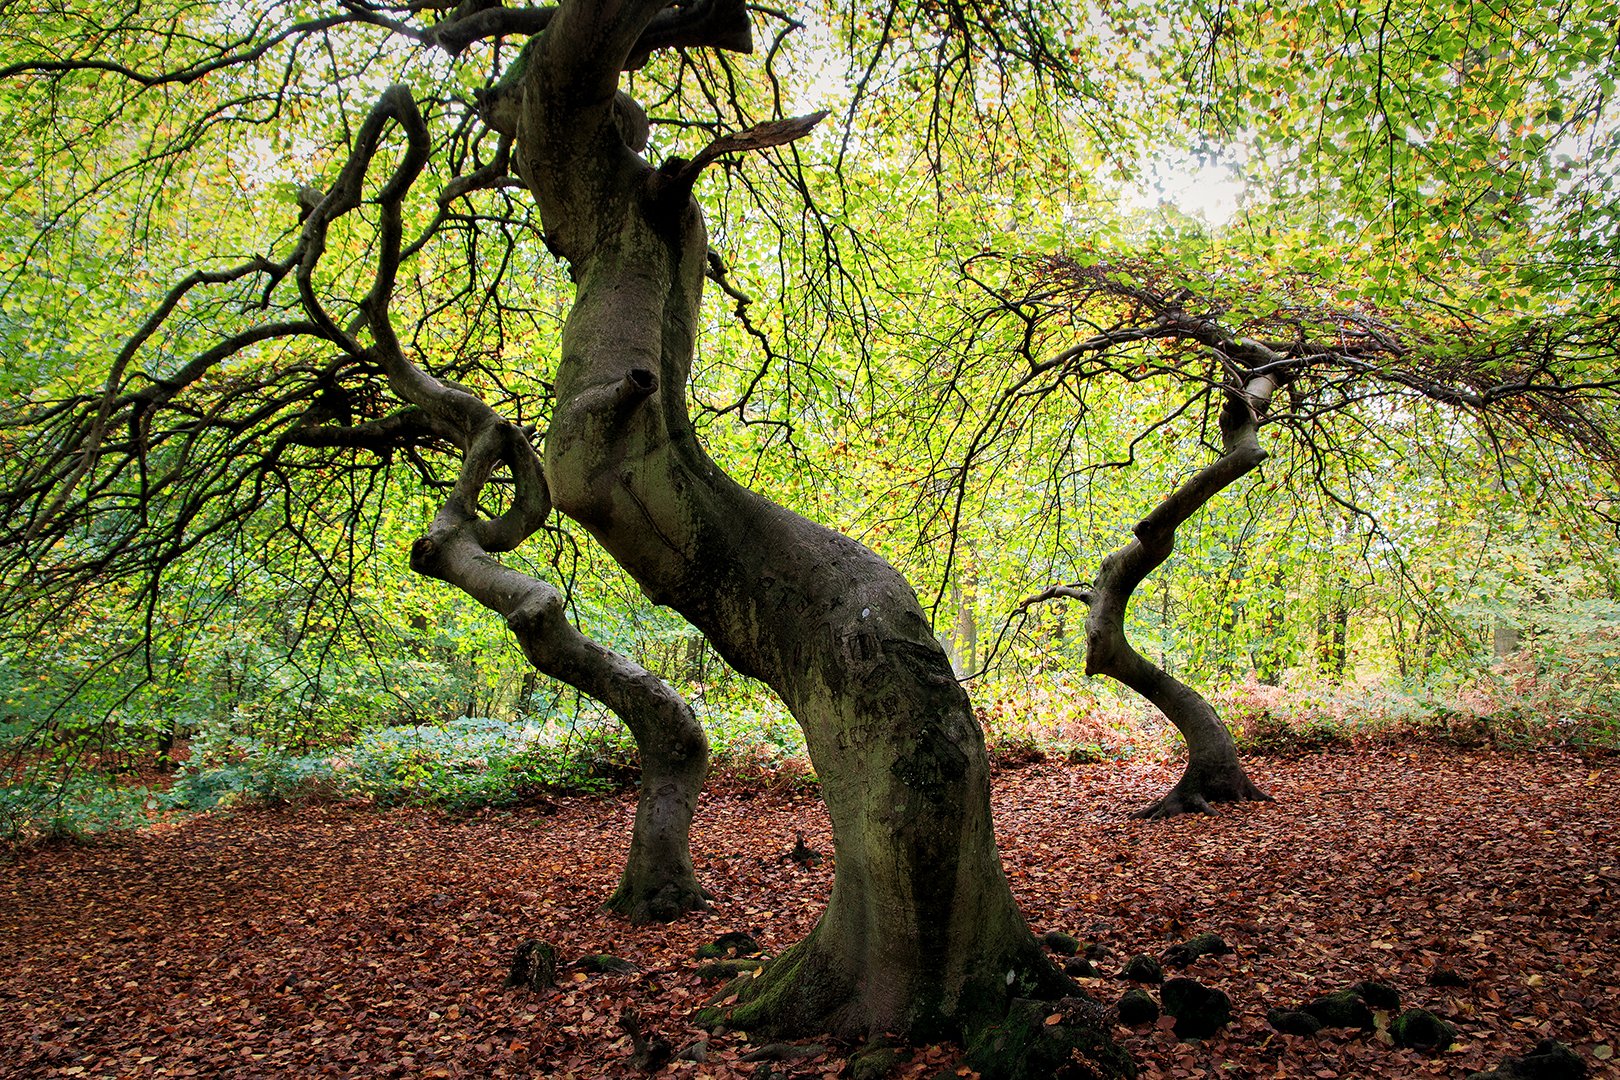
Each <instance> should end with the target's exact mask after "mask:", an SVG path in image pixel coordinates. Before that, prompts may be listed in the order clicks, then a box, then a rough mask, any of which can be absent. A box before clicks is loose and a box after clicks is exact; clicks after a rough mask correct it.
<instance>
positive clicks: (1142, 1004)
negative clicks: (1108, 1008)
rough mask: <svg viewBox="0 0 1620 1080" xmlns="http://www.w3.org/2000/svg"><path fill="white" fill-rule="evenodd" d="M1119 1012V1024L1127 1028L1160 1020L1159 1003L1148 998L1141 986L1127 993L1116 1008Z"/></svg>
mask: <svg viewBox="0 0 1620 1080" xmlns="http://www.w3.org/2000/svg"><path fill="white" fill-rule="evenodd" d="M1114 1007H1115V1009H1117V1010H1118V1011H1119V1022H1120V1023H1122V1024H1124V1025H1125V1026H1126V1027H1136V1026H1137V1025H1138V1024H1151V1023H1153V1021H1155V1020H1157V1019H1158V1018H1159V1003H1158V1002H1156V1001H1154V1000H1153V998H1151V997H1150V996H1148V992H1147V991H1146V990H1143V989H1142V988H1141V987H1140V986H1138V987H1136V988H1135V989H1134V990H1127V991H1125V996H1124V997H1122V998H1120V999H1119V1004H1118V1005H1116V1006H1114Z"/></svg>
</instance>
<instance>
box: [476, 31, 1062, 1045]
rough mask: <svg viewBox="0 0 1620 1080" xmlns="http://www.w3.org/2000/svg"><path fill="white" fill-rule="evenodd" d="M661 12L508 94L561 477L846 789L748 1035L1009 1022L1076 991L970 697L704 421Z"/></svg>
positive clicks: (909, 617)
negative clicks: (541, 280)
mask: <svg viewBox="0 0 1620 1080" xmlns="http://www.w3.org/2000/svg"><path fill="white" fill-rule="evenodd" d="M662 8H663V0H644V2H640V0H629V2H626V3H624V4H622V5H617V6H616V5H614V4H611V3H607V2H597V0H578V2H570V0H565V2H564V3H563V5H562V6H561V7H560V8H559V9H558V12H557V15H556V16H555V18H554V19H553V20H552V22H551V25H550V26H549V27H548V29H547V30H546V31H545V33H543V34H541V35H539V36H538V37H536V38H535V39H533V40H532V42H531V44H530V46H529V48H528V49H527V50H526V52H527V54H528V56H529V60H528V66H527V70H526V72H525V74H524V77H523V78H522V80H521V82H520V83H518V84H516V85H514V86H512V87H511V88H510V89H509V90H508V92H507V93H506V94H504V95H501V97H500V98H499V99H497V100H492V101H491V102H490V105H489V115H490V117H491V122H492V123H495V124H497V125H500V124H502V123H506V124H509V125H510V127H511V130H513V131H515V133H516V136H517V144H516V146H517V154H516V162H517V165H518V170H519V174H520V175H521V176H522V177H523V179H524V181H525V182H526V184H527V185H528V187H529V188H530V190H531V191H533V192H534V194H535V196H536V199H537V201H538V203H539V206H540V210H541V217H542V221H543V224H544V226H545V230H546V237H547V240H548V243H549V244H550V245H551V247H552V249H553V250H554V251H555V252H557V253H558V254H559V255H561V256H562V257H563V258H564V259H566V260H567V261H568V263H569V266H570V268H571V271H572V273H573V276H574V280H575V282H576V283H577V293H576V297H575V302H574V306H573V309H572V311H571V312H570V314H569V317H568V321H567V323H566V326H565V328H564V331H563V340H562V359H561V364H560V366H559V368H558V370H557V374H556V380H555V385H556V404H555V407H554V409H553V413H552V421H551V427H550V430H549V433H548V437H547V440H546V457H545V463H546V476H547V479H548V482H549V488H550V491H551V494H552V496H553V497H554V498H555V500H556V505H557V507H558V508H559V509H560V510H562V511H563V512H564V513H566V514H568V515H569V516H570V517H572V518H574V519H575V520H577V521H579V522H581V523H582V524H584V525H585V526H586V527H587V528H588V529H589V530H590V531H591V532H592V533H593V534H594V535H595V536H596V537H597V539H598V540H599V541H600V542H601V543H602V544H603V546H604V547H605V548H606V549H607V550H608V551H609V552H610V553H611V554H612V555H613V557H614V558H615V559H616V560H617V561H618V562H619V563H620V564H621V565H623V566H624V567H625V568H626V569H627V570H628V571H629V572H630V573H631V575H632V576H633V577H634V578H635V579H636V580H637V582H639V583H640V585H641V587H642V588H643V590H644V591H645V592H646V593H647V595H648V596H649V597H651V598H652V599H653V600H654V601H656V602H658V603H662V604H667V605H670V606H672V607H674V608H675V609H676V610H677V611H679V612H681V613H682V614H683V615H685V616H686V617H687V618H688V619H690V620H691V621H692V622H693V623H694V624H695V625H696V626H697V627H699V628H700V629H701V630H702V631H703V632H704V634H705V635H706V636H707V637H708V639H709V641H710V642H711V643H712V644H713V645H714V647H715V648H716V650H717V651H718V652H719V653H720V655H721V656H722V657H723V658H724V659H725V660H726V661H727V662H728V663H730V664H731V665H732V666H734V667H735V668H737V669H738V670H739V671H741V672H743V673H744V674H747V675H751V676H754V677H756V678H759V679H762V680H763V681H765V682H766V683H768V684H769V685H770V686H771V687H772V688H773V689H775V690H776V691H777V692H778V693H779V694H780V695H781V696H782V699H783V700H784V701H785V702H786V704H787V705H788V707H789V709H791V710H792V712H793V714H794V716H795V717H796V718H797V719H798V720H799V722H800V724H801V725H802V726H803V728H804V730H805V735H806V741H807V743H808V747H809V752H810V756H811V758H812V760H813V761H814V763H815V766H816V771H817V773H818V775H819V776H820V777H821V781H822V794H823V797H824V798H825V800H826V802H827V806H828V810H829V812H830V815H831V819H832V825H833V847H834V851H835V854H836V858H837V873H836V877H835V879H834V883H833V888H832V895H831V897H830V899H829V901H828V905H827V909H826V911H825V913H824V914H823V915H822V918H821V920H820V922H819V923H818V924H817V926H816V928H815V929H814V931H813V932H812V933H811V934H810V936H809V937H808V938H806V939H805V940H804V941H802V942H800V943H799V944H798V945H796V946H794V947H793V948H792V949H790V950H788V951H787V952H786V953H785V954H783V955H782V956H781V957H779V958H778V959H777V960H776V961H775V962H773V963H772V964H770V965H769V966H767V967H766V969H765V970H764V972H763V973H762V975H761V976H760V977H758V978H756V979H754V980H751V981H749V982H748V983H747V984H746V986H743V987H741V988H739V990H738V991H737V993H738V1001H737V1003H736V1005H735V1009H734V1014H733V1016H732V1019H731V1023H732V1024H733V1025H734V1026H739V1027H745V1028H746V1029H747V1030H749V1031H761V1032H775V1033H799V1032H826V1031H832V1032H837V1033H841V1034H848V1035H868V1034H873V1033H878V1032H896V1033H900V1034H904V1035H911V1036H916V1037H938V1036H941V1035H947V1034H951V1033H955V1032H960V1031H963V1030H964V1029H967V1028H972V1027H975V1026H979V1025H983V1024H986V1023H990V1022H993V1021H995V1020H998V1019H999V1018H1000V1017H1001V1016H1002V1015H1003V1014H1005V1012H1006V1010H1007V1007H1008V1003H1009V1001H1010V1000H1011V999H1012V998H1014V997H1016V996H1030V995H1036V994H1039V995H1043V996H1046V995H1056V994H1059V993H1062V992H1064V991H1065V990H1066V989H1070V988H1071V987H1070V985H1069V984H1068V983H1067V981H1066V980H1065V979H1064V978H1063V976H1062V975H1061V974H1060V973H1058V972H1057V971H1056V969H1055V968H1054V967H1053V966H1052V965H1051V963H1050V961H1048V960H1047V959H1046V957H1045V955H1044V953H1043V952H1042V950H1041V949H1040V947H1039V945H1038V943H1037V942H1036V941H1035V939H1034V937H1033V935H1032V934H1031V933H1030V932H1029V929H1028V928H1027V926H1026V925H1025V923H1024V920H1023V918H1022V917H1021V916H1020V914H1019V913H1018V910H1017V908H1016V906H1015V904H1014V902H1013V897H1012V893H1011V891H1010V889H1009V888H1008V885H1007V881H1006V879H1005V877H1004V876H1003V874H1002V871H1001V866H1000V860H999V857H998V855H997V852H996V847H995V839H994V835H993V832H992V829H991V821H990V801H989V769H988V762H987V759H986V756H985V752H984V743H983V736H982V733H981V732H980V730H979V727H978V725H977V723H976V721H975V719H974V717H973V714H972V710H971V708H970V707H969V703H968V699H967V696H966V695H965V694H964V693H963V691H962V689H961V688H960V686H959V685H958V684H957V681H956V679H955V677H954V675H953V673H952V671H951V668H950V664H949V662H948V660H947V659H946V656H945V654H944V652H943V650H942V649H941V648H940V646H939V644H938V642H936V641H935V640H934V638H933V636H932V633H931V631H930V627H929V625H928V622H927V620H926V619H925V618H924V616H923V613H922V609H921V606H920V605H919V603H918V602H917V599H916V596H915V594H914V593H913V592H912V590H911V588H910V586H909V585H907V583H906V582H905V581H904V579H903V578H901V576H900V575H899V574H898V573H897V572H895V571H894V569H893V568H891V567H890V566H889V565H888V564H887V563H885V562H884V561H883V560H882V559H880V558H879V557H878V556H877V555H875V554H873V553H872V552H871V551H869V550H867V549H866V548H864V547H862V546H861V545H860V544H858V543H856V542H855V541H853V540H850V539H849V538H847V537H844V536H842V535H840V534H838V533H835V532H832V531H830V530H828V529H825V528H823V527H821V526H819V525H816V524H814V523H813V522H810V521H808V520H806V519H804V518H802V517H799V516H798V515H796V514H793V513H790V512H788V511H787V510H784V509H782V508H781V507H778V506H775V505H773V504H772V503H770V502H768V501H766V500H765V499H763V498H761V497H760V496H758V495H755V494H754V493H752V492H750V491H748V490H747V489H745V488H743V487H741V486H740V485H738V484H737V483H736V482H734V481H733V480H732V479H731V478H730V477H729V476H727V475H726V474H725V473H724V472H722V471H721V469H720V468H719V466H717V465H716V464H715V463H714V462H713V461H712V460H711V459H710V458H709V457H708V455H707V454H706V453H705V452H704V451H703V449H702V447H700V446H699V444H698V441H697V439H696V437H695V435H694V433H693V430H692V427H691V423H690V421H689V418H688V416H687V410H686V381H687V376H688V372H689V369H690V365H691V360H692V355H693V345H694V337H695V334H696V329H697V325H698V322H699V303H700V298H701V293H702V287H703V279H704V274H705V269H706V266H707V261H708V242H707V237H706V234H705V230H704V225H703V218H702V215H701V213H700V212H699V210H698V207H697V205H696V203H695V202H694V201H693V199H692V198H691V193H690V188H691V183H692V181H693V179H695V175H696V174H695V172H693V171H692V170H691V169H689V168H688V167H687V166H686V164H685V163H683V162H678V161H676V162H670V163H666V165H665V167H664V168H662V169H653V168H652V167H650V166H649V165H648V164H647V163H646V162H645V161H643V160H642V159H641V157H640V156H639V155H638V153H637V151H638V150H639V149H641V145H640V143H639V140H638V139H637V138H636V132H637V131H638V130H639V129H640V128H641V127H642V126H643V125H640V124H638V123H637V122H636V114H637V113H639V107H637V106H635V105H634V103H632V102H629V100H628V99H627V98H625V97H624V96H623V95H622V94H618V95H617V96H616V88H617V83H618V75H619V71H620V69H621V68H622V67H625V66H627V65H629V64H630V63H632V57H633V54H634V53H635V52H637V51H638V50H639V49H640V47H641V46H640V45H638V43H637V38H638V37H639V36H640V35H641V34H642V32H643V29H644V28H646V27H647V26H648V24H649V22H650V20H652V18H653V16H654V15H655V14H658V13H659V12H660V9H662ZM671 10H675V9H671ZM735 10H736V11H737V12H738V13H739V14H741V13H742V8H741V6H740V5H738V6H737V7H736V9H735ZM664 14H665V15H666V16H667V15H668V14H669V12H667V11H666V12H664ZM744 18H745V16H744ZM648 32H649V33H651V31H650V30H649V31H648ZM708 43H710V44H713V42H712V41H710V42H708ZM761 137H768V136H761ZM739 138H741V137H739ZM731 145H733V146H737V147H738V148H744V147H745V146H746V140H743V141H742V142H741V143H732V144H731Z"/></svg>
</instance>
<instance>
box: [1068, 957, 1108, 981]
mask: <svg viewBox="0 0 1620 1080" xmlns="http://www.w3.org/2000/svg"><path fill="white" fill-rule="evenodd" d="M1063 974H1065V975H1067V976H1068V977H1069V978H1071V979H1100V978H1102V972H1100V971H1098V970H1097V966H1096V965H1095V964H1093V963H1092V962H1091V961H1090V960H1087V959H1086V958H1085V957H1083V956H1071V957H1070V958H1069V959H1067V960H1065V961H1064V962H1063Z"/></svg>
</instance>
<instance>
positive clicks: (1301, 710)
mask: <svg viewBox="0 0 1620 1080" xmlns="http://www.w3.org/2000/svg"><path fill="white" fill-rule="evenodd" d="M981 696H982V697H986V698H987V699H988V703H987V704H985V705H982V706H980V708H979V709H978V716H979V720H980V723H981V725H982V726H983V727H984V730H985V738H986V745H987V748H988V750H989V753H990V756H991V760H992V762H993V764H995V765H996V766H997V767H1000V768H1017V767H1020V766H1024V765H1030V764H1035V763H1041V762H1064V763H1067V764H1070V765H1074V766H1085V765H1088V764H1093V763H1097V762H1103V761H1112V760H1119V759H1127V758H1143V757H1146V758H1154V757H1174V756H1176V754H1177V753H1178V752H1179V751H1180V749H1181V746H1180V741H1179V738H1178V737H1177V736H1176V734H1175V732H1174V730H1173V729H1172V728H1171V727H1170V726H1169V724H1168V723H1167V722H1166V721H1165V720H1164V718H1163V717H1162V716H1160V715H1158V714H1157V712H1155V711H1153V710H1151V709H1149V708H1147V707H1145V706H1144V705H1143V704H1142V703H1141V702H1139V701H1135V700H1133V699H1131V698H1129V697H1128V696H1126V695H1117V696H1108V693H1107V690H1106V687H1104V688H1102V689H1100V690H1099V689H1098V688H1097V685H1096V684H1094V683H1086V684H1080V688H1079V689H1078V690H1077V689H1076V688H1073V687H1065V686H1063V685H1061V684H1058V683H1056V682H1053V683H1051V684H1048V685H1045V686H1037V687H1035V688H1034V689H1031V688H1029V687H1028V686H1027V685H1026V686H1025V687H1022V688H1017V687H1015V688H1007V687H1003V688H1000V689H999V692H995V693H990V694H982V695H981ZM1211 698H1212V701H1213V702H1214V704H1215V705H1216V707H1217V709H1218V710H1219V712H1220V713H1221V715H1222V717H1223V718H1224V719H1225V720H1226V722H1227V724H1228V726H1229V727H1230V728H1231V729H1232V732H1233V735H1234V737H1235V738H1236V740H1237V743H1238V746H1239V749H1240V751H1241V752H1242V753H1244V754H1245V755H1249V756H1253V755H1294V754H1303V753H1314V752H1322V751H1332V750H1343V751H1354V750H1356V749H1358V748H1361V747H1365V746H1368V745H1373V744H1380V743H1403V742H1404V743H1426V744H1434V745H1442V746H1451V747H1458V748H1490V749H1496V750H1502V751H1508V752H1513V751H1526V750H1536V749H1563V750H1571V751H1575V752H1579V753H1585V754H1590V755H1594V756H1602V755H1608V754H1613V753H1617V752H1620V691H1616V690H1614V689H1613V688H1612V687H1609V686H1608V685H1607V683H1605V682H1603V681H1601V680H1599V681H1597V682H1594V681H1592V680H1586V681H1585V682H1582V681H1580V680H1576V679H1572V678H1569V677H1568V673H1560V672H1556V671H1553V672H1549V671H1536V670H1533V669H1521V670H1511V669H1510V670H1505V671H1498V672H1493V673H1492V674H1491V675H1490V677H1488V678H1484V679H1475V680H1473V681H1471V682H1469V683H1468V684H1466V685H1464V686H1444V685H1436V686H1432V687H1420V688H1417V689H1407V690H1402V691H1397V690H1393V689H1389V688H1364V687H1354V686H1351V687H1343V688H1331V689H1319V688H1317V689H1312V688H1303V689H1302V688H1298V687H1270V686H1261V685H1258V684H1256V683H1254V682H1252V681H1251V682H1245V683H1239V684H1237V685H1234V686H1232V687H1230V688H1228V689H1227V690H1225V691H1223V692H1219V693H1215V694H1212V695H1211ZM697 704H698V713H699V716H700V719H701V720H702V721H703V724H704V728H705V730H706V731H707V732H708V735H709V740H710V744H711V760H712V764H713V770H712V772H711V776H710V779H709V785H710V787H711V788H718V789H725V788H731V787H737V786H744V787H752V788H758V789H764V790H772V791H790V790H798V789H806V788H808V789H813V788H814V786H815V784H816V782H817V781H816V777H815V773H814V770H813V769H812V768H811V767H810V765H809V762H808V759H807V757H806V754H805V748H804V740H803V737H802V735H801V733H800V732H799V729H798V727H797V726H796V724H795V723H794V722H793V720H792V718H791V717H789V716H788V715H787V713H786V712H785V710H783V709H782V708H781V707H780V704H779V703H775V702H764V703H760V702H752V701H749V700H747V699H743V698H737V699H727V700H724V701H720V700H716V701H710V702H704V701H702V700H701V698H700V699H699V700H698V702H697ZM22 735H23V732H22V731H21V729H19V730H16V731H12V730H10V729H6V730H0V752H4V751H5V749H6V747H7V746H10V747H11V748H12V751H13V752H12V758H13V764H12V767H11V769H10V771H9V773H7V774H6V779H5V780H4V782H3V783H0V845H6V846H11V847H16V846H20V845H27V844H32V843H39V842H53V841H55V842H60V841H69V842H72V841H83V840H87V839H90V838H92V837H94V836H96V835H98V834H101V833H105V832H108V831H113V830H118V829H124V828H129V827H131V826H137V825H141V824H144V823H148V822H151V821H153V820H158V819H162V818H165V817H172V816H176V815H184V814H188V813H197V812H202V811H209V810H222V809H229V808H232V807H249V806H267V805H276V804H282V803H295V802H305V801H320V800H352V799H360V800H365V801H368V802H371V803H373V804H375V805H379V806H397V805H416V806H428V807H435V808H438V809H441V810H443V811H446V812H448V813H456V814H464V813H471V812H475V811H480V810H485V809H488V808H500V807H514V806H521V805H525V804H533V803H538V802H543V801H545V800H547V799H549V798H551V797H554V796H560V795H577V794H586V795H591V794H596V795H600V794H606V793H611V792H618V791H625V790H629V789H632V788H633V787H634V786H635V784H636V782H637V780H638V779H639V776H640V767H639V761H638V757H637V753H636V749H635V745H634V743H633V741H632V740H631V739H630V737H629V734H628V733H627V732H626V731H625V730H624V729H623V728H622V727H621V726H620V725H619V724H618V723H617V722H616V721H614V720H613V719H612V718H611V717H608V716H605V715H602V714H595V715H593V714H585V715H583V716H564V715H561V714H557V715H551V716H548V717H545V718H540V719H534V718H530V719H520V720H516V721H506V720H500V719H491V718H481V717H462V718H459V719H456V720H451V721H448V722H445V723H441V724H401V725H395V726H381V727H372V728H369V729H366V730H364V731H362V732H361V733H360V734H358V735H356V736H354V737H353V738H350V739H349V740H347V741H345V742H342V743H339V744H335V745H332V746H328V747H326V748H324V749H320V750H313V751H304V752H295V751H291V750H287V749H281V748H277V747H276V746H274V745H272V744H270V743H268V742H266V741H264V740H262V739H257V738H252V737H247V736H242V735H234V734H228V733H225V734H216V735H213V736H209V735H207V734H203V735H199V736H198V737H197V738H195V739H194V740H192V742H191V744H190V747H189V757H188V758H187V760H186V761H185V763H184V764H183V765H181V766H180V767H179V768H178V769H177V770H175V771H173V772H171V773H168V774H161V773H156V772H154V771H152V770H147V771H145V772H136V773H133V774H131V773H129V772H128V770H127V769H125V770H103V769H98V768H95V767H92V766H90V765H85V764H83V763H82V761H81V762H80V763H79V764H78V766H77V767H69V765H66V764H64V762H63V760H62V759H61V758H60V757H59V756H58V757H57V758H51V757H49V756H45V755H36V756H35V757H34V758H28V757H26V755H23V754H19V753H17V752H16V748H17V747H18V746H20V745H22V742H21V738H22ZM70 764H71V763H70Z"/></svg>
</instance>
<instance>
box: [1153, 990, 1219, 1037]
mask: <svg viewBox="0 0 1620 1080" xmlns="http://www.w3.org/2000/svg"><path fill="white" fill-rule="evenodd" d="M1159 1000H1160V1001H1161V1002H1163V1003H1164V1011H1165V1012H1167V1013H1169V1014H1170V1015H1171V1016H1173V1017H1175V1018H1176V1027H1175V1032H1176V1037H1177V1038H1181V1039H1207V1038H1209V1037H1210V1036H1211V1035H1213V1034H1215V1033H1216V1032H1217V1031H1219V1030H1220V1029H1221V1028H1223V1027H1225V1026H1226V1025H1227V1024H1230V1023H1231V1022H1232V999H1231V998H1229V997H1227V996H1226V994H1225V993H1224V992H1222V991H1220V990H1216V989H1215V988H1213V987H1209V986H1205V985H1204V984H1203V983H1201V982H1199V981H1198V980H1197V979H1171V980H1170V981H1169V982H1167V983H1165V984H1164V987H1163V989H1161V990H1160V991H1159Z"/></svg>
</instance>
